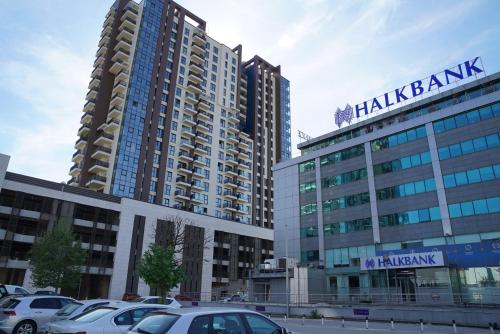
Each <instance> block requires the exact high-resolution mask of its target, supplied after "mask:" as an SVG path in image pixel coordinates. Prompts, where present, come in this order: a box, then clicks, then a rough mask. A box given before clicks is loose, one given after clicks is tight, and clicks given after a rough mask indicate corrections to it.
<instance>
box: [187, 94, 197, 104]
mask: <svg viewBox="0 0 500 334" xmlns="http://www.w3.org/2000/svg"><path fill="white" fill-rule="evenodd" d="M185 100H186V102H187V103H190V104H192V105H195V104H196V103H198V99H197V98H196V96H195V95H194V94H192V93H189V92H186V97H185Z"/></svg>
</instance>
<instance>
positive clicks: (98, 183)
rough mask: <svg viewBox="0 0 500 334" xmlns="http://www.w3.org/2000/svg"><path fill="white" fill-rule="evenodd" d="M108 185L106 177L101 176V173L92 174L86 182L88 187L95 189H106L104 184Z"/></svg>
mask: <svg viewBox="0 0 500 334" xmlns="http://www.w3.org/2000/svg"><path fill="white" fill-rule="evenodd" d="M105 185H106V177H105V176H101V175H92V176H91V177H90V179H89V181H87V183H86V184H85V186H86V187H88V188H90V189H93V190H101V189H104V186H105Z"/></svg>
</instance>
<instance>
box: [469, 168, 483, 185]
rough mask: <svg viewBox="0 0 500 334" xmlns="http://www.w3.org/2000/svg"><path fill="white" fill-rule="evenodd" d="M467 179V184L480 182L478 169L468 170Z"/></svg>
mask: <svg viewBox="0 0 500 334" xmlns="http://www.w3.org/2000/svg"><path fill="white" fill-rule="evenodd" d="M467 179H468V180H469V183H476V182H481V174H480V173H479V169H471V170H468V171H467Z"/></svg>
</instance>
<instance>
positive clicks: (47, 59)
mask: <svg viewBox="0 0 500 334" xmlns="http://www.w3.org/2000/svg"><path fill="white" fill-rule="evenodd" d="M91 59H92V56H91V55H81V54H77V53H75V52H74V51H73V50H71V49H69V48H68V47H66V46H65V45H64V44H63V43H62V42H60V41H58V40H55V39H54V38H53V37H51V36H43V35H42V36H40V35H33V36H30V38H29V39H28V40H26V42H25V43H21V44H19V45H18V46H17V47H16V50H15V57H13V55H12V54H10V55H9V58H5V55H4V59H1V60H0V62H1V67H0V89H1V90H2V91H3V92H6V93H7V94H9V95H11V96H14V97H15V98H16V100H17V102H19V103H18V104H16V105H18V106H16V107H15V108H16V109H14V110H5V108H2V110H1V113H2V116H1V117H2V119H3V121H2V122H1V123H0V133H8V134H9V144H8V147H7V152H5V153H7V154H10V155H11V156H12V157H11V163H10V166H9V170H11V171H15V172H19V173H23V174H28V175H32V176H36V177H41V178H45V179H49V180H53V181H64V180H67V179H69V176H67V175H68V171H69V167H70V166H71V155H72V153H73V143H74V142H75V141H76V138H77V136H76V135H77V130H78V128H79V126H80V124H79V119H80V116H81V112H80V111H81V109H82V107H83V104H84V99H85V94H86V91H87V89H86V87H87V84H88V81H89V76H90V70H91V63H90V60H91ZM16 114H18V115H24V119H23V121H22V122H19V119H18V118H16V117H14V116H15V115H16ZM4 145H5V143H4Z"/></svg>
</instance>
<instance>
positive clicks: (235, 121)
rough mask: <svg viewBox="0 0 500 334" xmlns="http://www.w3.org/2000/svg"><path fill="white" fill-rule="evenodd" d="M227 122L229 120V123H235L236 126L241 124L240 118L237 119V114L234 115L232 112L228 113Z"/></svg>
mask: <svg viewBox="0 0 500 334" xmlns="http://www.w3.org/2000/svg"><path fill="white" fill-rule="evenodd" d="M227 120H228V121H229V122H233V123H235V124H238V123H239V122H240V120H239V118H238V117H236V114H234V113H232V112H230V113H228V115H227Z"/></svg>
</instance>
